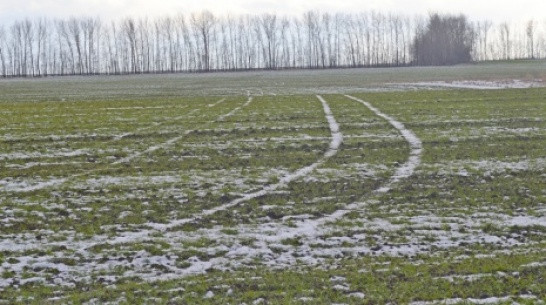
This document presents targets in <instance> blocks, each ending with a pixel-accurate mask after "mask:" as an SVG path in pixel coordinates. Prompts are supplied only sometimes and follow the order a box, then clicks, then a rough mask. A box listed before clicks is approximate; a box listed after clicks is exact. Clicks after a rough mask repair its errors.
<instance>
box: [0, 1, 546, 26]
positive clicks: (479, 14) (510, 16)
mask: <svg viewBox="0 0 546 305" xmlns="http://www.w3.org/2000/svg"><path fill="white" fill-rule="evenodd" d="M204 9H207V10H210V11H212V12H213V13H215V14H227V13H231V14H246V13H249V14H260V13H265V12H271V13H274V12H275V13H278V14H284V15H300V14H302V13H304V12H305V11H308V10H320V11H325V12H361V11H369V10H377V11H381V12H395V13H403V14H408V15H414V14H427V13H428V12H450V13H465V14H467V15H468V16H469V17H471V18H472V19H490V20H493V21H495V22H502V21H523V20H528V19H531V18H533V19H536V20H538V21H541V22H542V21H545V22H546V0H517V1H516V0H0V18H1V19H0V23H1V24H10V23H11V22H12V21H13V20H16V19H21V18H25V17H31V18H34V17H39V16H45V17H70V16H84V15H85V16H99V17H101V18H102V19H104V20H110V19H118V18H121V17H126V16H150V17H154V16H158V15H165V14H175V13H177V12H186V13H189V12H196V11H201V10H204Z"/></svg>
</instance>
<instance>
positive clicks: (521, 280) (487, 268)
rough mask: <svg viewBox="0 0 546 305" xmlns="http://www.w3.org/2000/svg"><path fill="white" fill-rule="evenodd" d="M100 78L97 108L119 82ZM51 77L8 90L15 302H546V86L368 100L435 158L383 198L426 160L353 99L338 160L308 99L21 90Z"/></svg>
mask: <svg viewBox="0 0 546 305" xmlns="http://www.w3.org/2000/svg"><path fill="white" fill-rule="evenodd" d="M503 65H504V64H503ZM506 65H508V64H506ZM517 65H526V63H517ZM518 67H519V66H518ZM459 68H460V67H459ZM459 68H453V69H455V70H450V71H449V72H445V74H446V75H447V76H449V77H453V78H455V77H456V76H457V75H458V73H462V72H461V71H459V70H457V69H459ZM491 69H497V70H499V69H508V67H504V66H502V65H501V66H493V67H491ZM343 71H345V72H347V73H350V74H351V75H354V73H355V72H356V70H343ZM404 71H405V70H404ZM411 71H412V70H408V72H404V73H410V72H411ZM413 71H414V70H413ZM515 71H519V68H518V69H515ZM530 71H531V72H529V73H534V72H533V70H530ZM345 72H340V71H338V72H337V73H345ZM282 73H288V74H290V72H282ZM305 73H308V72H305ZM309 73H310V72H309ZM325 73H326V74H325V75H326V76H324V75H321V76H318V77H317V86H320V82H321V81H322V79H321V77H329V74H330V73H335V72H325ZM370 73H372V74H377V75H375V76H377V77H378V78H377V79H378V80H382V77H387V76H385V75H383V74H382V73H390V72H385V71H383V70H381V71H376V70H374V71H372V72H370ZM436 73H443V72H439V71H436ZM466 73H467V74H468V75H470V76H469V78H471V79H472V78H473V77H474V76H473V75H475V74H474V73H478V72H476V71H475V70H474V68H472V67H471V68H467V70H466ZM483 73H488V72H487V71H486V72H483ZM514 73H516V72H514ZM517 73H519V72H517ZM242 75H243V76H241V77H246V76H244V75H245V74H242ZM282 75H284V74H282ZM447 76H446V77H447ZM478 76H483V74H478ZM478 76H475V77H478ZM146 77H148V78H149V77H152V78H153V76H146ZM163 77H165V76H163ZM186 77H187V76H173V79H174V80H177V79H178V80H180V79H186ZM216 77H218V76H216V75H199V76H198V79H200V80H204V81H205V82H206V83H205V85H206V86H208V85H207V84H208V83H207V82H208V81H211V79H212V78H216ZM267 77H269V76H267ZM361 77H363V78H365V77H371V76H361ZM404 77H409V76H405V75H402V76H401V78H402V79H403V78H404ZM440 79H441V78H440ZM90 80H91V81H90V82H89V83H85V84H82V86H84V91H83V92H85V90H90V88H95V86H99V87H100V86H110V85H112V86H113V84H110V85H108V84H105V83H104V82H103V81H102V80H98V81H96V82H94V81H93V79H90ZM174 80H172V79H171V80H170V81H174ZM51 81H52V80H37V81H35V82H32V81H23V80H12V81H9V82H5V84H7V86H8V85H9V88H3V89H2V90H1V93H0V96H2V99H3V100H4V101H3V102H1V106H2V107H1V109H0V219H1V221H0V234H1V236H2V241H0V304H2V303H6V304H12V303H31V304H32V303H35V304H43V303H84V302H90V303H105V302H114V303H159V304H169V303H182V304H190V303H191V304H218V303H238V304H239V303H247V304H250V303H254V302H256V303H259V302H262V301H263V302H264V303H267V304H303V303H305V304H308V303H311V304H324V303H347V304H378V303H389V302H390V303H397V304H399V303H411V302H437V301H438V302H439V301H441V300H451V301H452V302H455V303H456V302H459V303H465V302H471V301H472V299H479V300H483V299H488V300H496V301H497V302H498V303H511V302H512V301H517V302H519V303H524V304H526V303H529V304H532V303H537V302H540V301H543V302H544V301H546V290H545V288H544V287H546V285H544V278H545V275H546V273H545V272H546V268H545V265H544V264H545V260H546V256H545V255H544V251H545V250H546V243H545V242H544V240H545V238H544V237H545V233H546V229H545V228H546V222H545V220H544V219H545V217H546V214H545V213H546V207H545V202H546V192H545V191H544V187H543V185H544V184H545V175H544V169H545V168H546V160H545V155H544V147H546V123H545V120H544V118H545V117H546V103H545V100H544V96H546V89H541V88H536V89H507V90H496V91H479V90H418V91H404V92H376V93H374V92H366V93H363V92H360V93H358V92H356V93H353V95H355V96H357V97H359V98H361V99H363V100H366V101H368V102H370V103H372V104H373V105H374V106H375V107H377V108H379V109H380V110H381V111H382V112H384V113H386V114H388V115H390V116H392V117H394V118H395V119H397V120H399V121H400V122H402V123H404V125H405V126H406V127H407V128H408V129H410V130H411V131H413V132H414V133H415V134H416V135H417V136H418V137H419V138H420V139H421V140H422V142H423V148H424V149H423V152H422V155H421V164H420V165H419V167H418V168H417V170H416V172H415V173H414V174H413V175H412V176H411V177H410V178H408V179H402V180H401V181H399V182H397V183H396V184H394V185H392V186H391V189H390V190H389V191H388V192H386V193H381V192H376V191H375V190H377V189H378V188H380V187H381V186H383V185H385V184H386V183H388V182H389V181H390V179H391V176H392V175H393V174H394V172H395V171H396V169H397V168H398V167H399V166H400V165H401V164H403V163H404V162H406V160H407V158H408V154H409V152H410V147H409V145H408V143H407V142H406V141H405V140H404V138H403V137H402V136H401V135H400V134H399V132H398V130H397V129H395V128H393V127H392V126H391V125H389V124H388V122H386V121H385V120H383V119H381V118H380V117H378V116H376V115H375V114H374V113H373V112H371V111H370V110H368V109H367V108H366V107H364V106H363V105H362V104H360V103H356V102H354V101H352V100H350V99H348V98H346V97H344V96H343V95H341V94H325V95H323V97H324V98H325V99H326V100H327V102H328V104H329V106H330V108H331V110H332V114H333V116H334V118H335V119H336V121H337V123H338V124H339V129H340V132H341V133H342V134H343V137H344V138H343V143H342V144H341V146H340V148H339V150H338V151H337V152H336V154H335V155H333V156H331V157H329V158H326V159H324V154H325V152H326V151H327V150H328V147H329V145H330V141H331V138H330V137H331V131H330V129H329V125H328V123H327V121H326V119H325V115H324V111H323V108H322V105H321V103H320V102H319V101H318V99H317V98H316V96H314V95H309V94H302V92H295V91H291V90H292V89H290V88H288V89H287V90H286V92H288V93H290V92H292V93H298V94H293V95H289V94H281V95H264V96H254V97H253V100H252V102H251V103H249V104H247V105H245V102H246V101H247V97H246V96H238V95H236V94H234V95H233V96H214V95H212V94H213V93H215V92H216V91H215V90H212V89H211V90H209V91H208V92H207V94H206V96H203V97H201V96H198V95H199V94H195V93H192V94H188V96H186V94H174V93H173V92H167V93H166V95H165V96H155V93H154V91H153V90H152V91H151V92H150V93H149V95H141V96H137V95H138V94H139V93H138V92H136V93H134V95H133V94H128V95H123V94H122V90H121V89H120V91H119V95H117V94H114V95H113V97H111V98H110V97H106V96H105V95H103V94H104V93H97V94H96V95H91V96H89V98H88V99H85V100H83V99H82V100H77V98H76V97H78V95H76V96H75V98H74V100H72V99H70V100H68V101H64V102H61V101H53V100H50V101H46V100H49V99H50V97H51V96H49V95H48V94H49V93H48V92H53V90H52V89H51V91H47V92H45V94H44V96H43V97H44V101H29V100H26V98H25V97H24V96H22V95H21V94H20V91H18V90H21V89H20V88H22V87H19V86H23V87H24V86H27V87H29V88H31V89H29V90H38V88H40V86H46V87H47V88H50V87H49V86H50V84H49V82H51ZM79 81H80V80H78V79H69V80H68V81H67V85H66V86H67V87H65V88H62V90H61V91H66V92H69V91H70V90H72V89H70V88H72V86H75V83H78V82H79ZM113 81H114V83H115V82H116V81H117V79H114V80H113ZM232 81H233V82H235V83H236V82H237V81H236V80H228V81H226V86H228V85H229V86H234V88H235V83H231V82H232ZM248 81H249V82H251V86H249V88H250V87H252V86H258V85H259V82H258V81H257V80H248ZM337 81H340V82H341V81H343V77H342V79H341V80H336V85H340V84H337ZM352 81H356V80H352ZM352 81H351V82H352ZM71 82H74V83H71ZM351 82H348V83H347V84H346V85H347V86H353V85H354V84H352V83H351ZM367 84H370V86H371V84H372V83H371V82H370V83H367ZM118 85H119V84H118ZM170 85H171V84H166V86H170ZM206 86H205V87H206ZM262 86H263V87H264V88H265V89H266V92H269V93H271V92H273V91H272V90H273V89H271V88H269V87H267V86H264V85H263V84H262ZM284 86H286V87H291V86H294V88H295V87H296V86H299V87H300V89H301V90H300V91H306V90H312V89H313V88H314V87H313V88H309V87H307V85H304V84H302V83H296V84H290V83H288V85H286V84H285V85H284ZM332 88H333V87H332ZM332 88H330V89H332ZM209 89H210V88H209ZM239 90H242V87H240V88H239ZM276 90H277V89H276ZM294 90H295V89H294ZM336 90H337V89H336ZM319 91H320V90H317V91H315V92H319ZM227 92H228V93H239V94H240V93H241V92H236V90H234V91H229V90H228V91H227ZM253 92H254V91H252V92H251V93H253ZM331 93H332V92H331ZM189 95H192V96H189ZM29 96H32V94H31V95H28V96H27V97H29ZM10 97H20V99H14V100H10ZM31 99H32V98H31ZM223 99H225V100H223ZM221 100H223V101H222V102H220V103H218V102H219V101H221ZM235 109H236V110H235ZM232 110H235V111H234V112H232V113H231V111H232ZM228 113H231V115H229V116H225V115H226V114H228ZM318 160H322V161H321V163H320V164H318V165H317V168H316V169H315V170H314V171H312V172H311V173H309V174H307V175H305V176H304V177H301V178H299V179H296V180H294V181H292V182H290V183H288V184H286V185H282V186H280V187H278V188H276V189H275V190H273V191H271V192H269V193H267V194H265V195H263V196H259V197H256V198H253V199H250V200H247V201H245V202H243V203H240V204H236V205H233V206H231V207H230V208H228V209H225V210H221V211H218V212H216V213H212V214H210V215H200V213H201V212H202V211H203V210H206V209H212V208H216V207H219V206H222V205H224V204H228V203H230V202H232V201H233V200H235V199H237V198H240V197H241V196H243V194H249V193H253V192H256V191H258V190H261V189H263V188H264V187H266V186H271V185H276V184H277V183H279V181H281V180H282V178H283V177H284V176H286V175H287V174H289V173H293V172H294V171H296V170H298V169H301V168H304V167H306V166H310V165H312V164H314V163H315V162H317V161H318ZM355 202H356V203H360V204H359V205H358V208H357V209H353V210H351V211H347V214H345V215H344V217H342V218H339V219H334V220H331V221H327V222H325V223H324V224H321V225H319V226H318V227H313V228H314V229H315V230H316V231H314V232H312V233H311V234H308V235H306V234H303V233H301V232H300V231H297V230H299V229H300V228H301V227H302V226H304V227H305V226H308V225H312V224H313V223H314V221H321V219H323V217H325V216H328V215H331V214H332V213H335V212H336V211H342V210H344V209H345V208H346V207H347V205H349V204H351V203H355ZM196 215H199V216H198V217H195V216H196ZM180 220H185V221H183V222H177V221H180ZM293 232H300V233H301V234H300V233H297V234H292V233H293ZM493 297H496V298H498V299H490V298H493ZM260 299H263V300H262V301H260Z"/></svg>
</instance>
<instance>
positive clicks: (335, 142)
mask: <svg viewBox="0 0 546 305" xmlns="http://www.w3.org/2000/svg"><path fill="white" fill-rule="evenodd" d="M317 98H318V99H319V101H320V102H321V103H322V107H323V108H324V113H325V117H326V120H327V121H328V126H329V127H330V133H331V136H332V140H331V141H330V147H329V149H328V150H327V151H326V152H325V153H324V155H323V156H322V158H320V159H319V160H318V161H316V162H315V163H313V164H311V165H309V166H306V167H303V168H300V169H298V170H297V171H295V172H293V173H290V174H287V175H286V176H284V177H282V178H280V179H279V182H277V183H275V184H271V185H268V186H266V187H264V188H263V189H261V190H259V191H257V192H254V193H250V194H246V195H244V196H243V197H240V198H237V199H235V200H232V201H231V202H229V203H226V204H224V205H220V206H217V207H215V208H212V209H210V210H205V211H203V212H201V213H199V214H198V215H196V216H195V217H193V218H186V219H179V220H176V221H173V222H171V223H169V224H151V225H150V226H152V227H153V228H155V229H160V230H166V229H169V228H173V227H176V226H180V225H183V224H186V223H189V222H192V221H195V220H196V219H199V218H202V217H205V216H210V215H213V214H215V213H217V212H219V211H225V210H227V209H229V208H231V207H234V206H236V205H239V204H241V203H243V202H246V201H249V200H252V199H254V198H259V197H262V196H265V195H267V194H268V193H270V192H273V191H275V190H277V189H279V188H281V187H283V186H286V185H287V184H288V183H290V182H292V181H294V180H296V179H298V178H301V177H304V176H306V175H308V174H309V173H311V172H312V171H313V170H315V169H316V168H317V167H318V166H320V165H322V164H323V163H324V162H325V161H326V160H328V159H329V158H331V157H333V156H334V155H335V154H336V153H337V151H338V149H339V146H340V145H341V143H342V142H343V135H342V134H341V132H340V131H339V125H338V124H337V122H336V120H335V118H334V115H333V114H332V111H331V110H330V107H329V106H328V103H327V102H326V101H325V100H324V99H323V98H322V97H321V96H319V95H317ZM249 101H250V99H249Z"/></svg>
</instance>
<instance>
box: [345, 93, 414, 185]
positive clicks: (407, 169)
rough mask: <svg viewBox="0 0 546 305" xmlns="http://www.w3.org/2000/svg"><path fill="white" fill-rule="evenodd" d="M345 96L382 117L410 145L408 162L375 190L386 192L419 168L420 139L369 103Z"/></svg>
mask: <svg viewBox="0 0 546 305" xmlns="http://www.w3.org/2000/svg"><path fill="white" fill-rule="evenodd" d="M345 96H346V97H348V98H350V99H352V100H354V101H357V102H359V103H361V104H363V105H364V106H366V107H368V109H370V110H371V111H372V112H373V113H375V114H376V115H377V116H379V117H382V118H384V119H385V120H387V122H389V124H391V125H392V126H393V127H394V128H396V129H398V131H400V133H401V134H402V136H403V137H404V139H406V141H407V142H408V143H409V145H410V148H411V151H410V156H409V159H408V161H406V163H404V164H402V166H400V167H399V168H398V169H397V170H396V172H395V173H394V175H393V176H392V178H391V180H390V181H389V182H388V183H387V184H386V185H385V186H383V187H381V188H380V189H378V190H377V192H380V193H384V192H387V191H389V189H390V187H391V185H392V184H394V183H397V182H398V181H400V180H401V179H405V178H408V177H409V176H411V175H412V174H413V172H414V171H415V168H417V166H419V164H420V163H421V155H422V153H423V143H422V142H421V139H419V138H418V137H417V136H416V135H415V133H413V131H411V130H409V129H407V128H406V127H405V126H404V124H402V123H400V122H399V121H397V120H395V119H394V118H392V117H391V116H388V115H386V114H384V113H383V112H381V111H380V110H379V109H377V108H375V107H374V106H372V105H371V104H370V103H368V102H365V101H363V100H361V99H359V98H356V97H354V96H350V95H345Z"/></svg>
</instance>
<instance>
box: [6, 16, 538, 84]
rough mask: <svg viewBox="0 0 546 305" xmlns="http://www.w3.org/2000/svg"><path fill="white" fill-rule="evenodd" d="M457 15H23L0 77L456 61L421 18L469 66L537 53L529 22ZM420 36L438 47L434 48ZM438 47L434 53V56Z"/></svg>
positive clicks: (10, 36)
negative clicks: (106, 18) (460, 49)
mask: <svg viewBox="0 0 546 305" xmlns="http://www.w3.org/2000/svg"><path fill="white" fill-rule="evenodd" d="M435 18H437V19H438V20H436V19H435ZM446 18H447V19H446ZM458 18H459V17H445V18H444V17H441V16H436V17H435V16H432V17H431V20H429V23H428V24H427V20H426V18H423V17H416V18H409V17H407V16H399V15H393V14H382V13H377V12H369V13H359V14H341V13H340V14H328V13H318V12H308V13H305V14H304V15H303V16H301V17H298V18H295V17H293V18H289V17H284V16H277V15H272V14H264V15H259V16H248V15H247V16H221V17H219V16H214V15H213V14H211V13H209V12H206V11H205V12H201V13H197V14H189V15H183V14H179V15H176V16H169V17H162V18H156V19H148V18H141V19H134V18H127V19H123V20H119V21H115V22H103V21H101V20H100V19H98V18H81V19H76V18H70V19H66V20H57V19H56V20H49V19H36V20H29V19H26V20H22V21H17V22H14V23H13V24H12V25H9V26H0V74H1V75H3V76H42V75H52V74H55V75H59V74H62V75H66V74H97V73H104V74H120V73H161V72H175V71H209V70H240V69H279V68H328V67H368V66H401V65H410V64H451V63H455V62H453V61H449V60H446V58H447V57H449V58H450V57H451V56H447V57H446V56H444V55H442V54H441V52H445V51H446V50H449V49H445V48H444V47H445V46H444V45H449V44H450V43H452V42H453V41H452V38H450V37H446V39H443V38H442V37H441V35H442V34H441V33H436V32H435V31H436V26H435V25H433V24H431V23H430V22H434V23H436V22H438V23H439V24H440V25H441V27H442V28H443V29H444V30H447V31H448V32H449V33H451V32H453V33H454V37H455V38H456V37H457V33H458V32H463V33H464V36H465V39H464V40H465V41H464V42H463V43H462V45H464V46H465V47H470V48H471V49H470V55H471V58H472V59H473V60H496V59H512V58H538V57H543V56H545V55H546V40H545V38H546V37H545V35H544V31H543V30H542V29H541V27H540V26H539V24H537V23H536V22H534V21H530V22H529V23H527V24H524V25H519V24H507V23H503V24H500V25H493V24H492V23H491V22H488V21H484V22H469V21H466V20H465V22H464V23H463V25H464V29H459V28H457V27H458V26H460V23H458V22H460V21H461V20H458ZM451 23H453V24H451ZM470 36H471V37H470ZM429 40H430V41H433V42H434V41H440V42H441V45H438V44H435V43H432V44H431V43H429ZM467 40H468V41H467ZM455 43H456V44H458V43H459V42H455ZM412 46H413V48H412ZM429 47H431V49H430V50H429ZM438 50H439V51H440V54H439V55H438V54H437V53H434V52H436V51H438ZM432 51H434V52H432ZM430 52H432V53H430ZM429 53H430V54H429ZM467 56H468V50H466V49H465V52H464V54H460V55H459V54H458V55H456V56H455V57H456V58H463V57H464V58H465V60H466V59H467ZM436 57H438V58H437V59H436ZM432 58H434V60H432ZM429 59H430V61H428V60H429ZM457 62H458V61H457Z"/></svg>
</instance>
